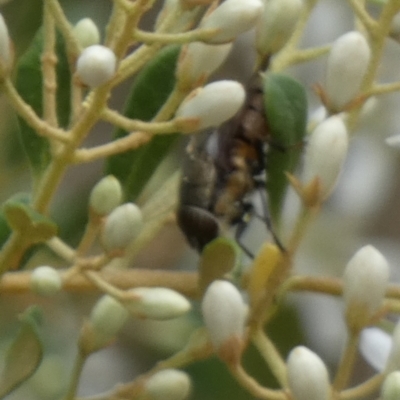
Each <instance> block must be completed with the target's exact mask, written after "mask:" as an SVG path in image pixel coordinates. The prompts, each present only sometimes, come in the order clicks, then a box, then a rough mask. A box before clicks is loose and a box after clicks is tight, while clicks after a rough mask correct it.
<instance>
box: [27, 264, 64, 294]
mask: <svg viewBox="0 0 400 400" xmlns="http://www.w3.org/2000/svg"><path fill="white" fill-rule="evenodd" d="M61 286H62V279H61V276H60V274H59V273H58V271H57V270H55V269H54V268H53V267H48V266H45V265H43V266H41V267H37V268H35V269H34V270H33V271H32V274H31V281H30V287H31V290H32V291H33V292H35V293H37V294H40V295H41V296H51V295H53V294H56V293H58V292H59V291H60V290H61Z"/></svg>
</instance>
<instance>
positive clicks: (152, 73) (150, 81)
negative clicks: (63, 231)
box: [106, 46, 180, 200]
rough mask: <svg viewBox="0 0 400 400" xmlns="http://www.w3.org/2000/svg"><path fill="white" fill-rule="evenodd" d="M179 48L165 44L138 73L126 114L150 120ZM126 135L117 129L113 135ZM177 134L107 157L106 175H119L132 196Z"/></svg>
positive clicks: (167, 87) (170, 82)
mask: <svg viewBox="0 0 400 400" xmlns="http://www.w3.org/2000/svg"><path fill="white" fill-rule="evenodd" d="M179 51H180V48H179V47H178V46H169V47H166V48H165V49H163V50H162V51H160V53H159V54H158V56H157V57H155V58H154V59H153V60H152V61H151V62H149V63H148V65H146V67H145V68H144V69H143V70H142V71H141V72H140V73H139V74H138V76H137V77H136V80H135V82H134V84H133V87H132V90H131V93H130V95H129V98H128V100H127V103H126V106H125V112H124V115H125V116H127V117H129V118H134V119H140V120H143V121H150V120H151V119H152V118H153V117H154V116H155V114H156V113H157V111H158V110H159V109H160V108H161V106H162V105H163V104H164V102H165V101H166V99H167V98H168V96H169V94H170V93H171V92H172V89H173V87H174V84H175V65H176V61H177V58H178V55H179ZM127 134H128V132H126V131H124V130H122V129H117V130H116V132H115V134H114V138H115V139H118V138H121V137H123V136H126V135H127ZM177 137H178V135H177V134H172V135H160V136H155V137H154V138H153V139H152V140H151V142H150V143H148V144H146V145H145V146H142V147H140V148H139V149H136V150H132V151H128V152H125V153H123V154H118V155H115V156H112V157H110V158H109V159H108V163H107V168H106V174H112V175H114V176H115V177H116V178H118V179H119V181H120V182H121V184H122V185H123V187H124V190H125V195H126V197H127V198H129V199H130V200H133V199H135V198H136V197H137V196H138V195H139V194H140V192H141V191H142V189H143V188H144V186H145V185H146V183H147V182H148V180H149V179H150V177H151V176H152V174H153V172H154V171H155V169H156V168H157V167H158V165H159V164H160V162H161V161H162V160H163V158H164V157H165V156H166V155H167V154H168V152H169V150H170V149H171V146H172V145H173V143H174V142H175V140H176V138H177Z"/></svg>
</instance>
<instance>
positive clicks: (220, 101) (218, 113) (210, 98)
mask: <svg viewBox="0 0 400 400" xmlns="http://www.w3.org/2000/svg"><path fill="white" fill-rule="evenodd" d="M245 97H246V93H245V90H244V88H243V86H242V85H241V84H240V83H238V82H235V81H218V82H213V83H210V84H208V85H206V86H204V87H203V88H198V89H196V90H194V91H193V92H192V93H190V94H189V96H188V97H187V98H186V99H185V100H184V101H183V103H182V104H181V106H180V107H179V109H178V110H177V112H176V117H178V118H185V119H188V120H193V130H194V131H195V130H201V129H206V128H210V127H214V126H218V125H221V124H222V123H223V122H225V121H226V120H228V119H229V118H232V117H233V116H234V115H235V114H236V113H237V112H238V111H239V109H240V107H241V106H242V105H243V103H244V100H245Z"/></svg>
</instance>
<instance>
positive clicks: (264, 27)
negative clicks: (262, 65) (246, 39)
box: [256, 0, 303, 55]
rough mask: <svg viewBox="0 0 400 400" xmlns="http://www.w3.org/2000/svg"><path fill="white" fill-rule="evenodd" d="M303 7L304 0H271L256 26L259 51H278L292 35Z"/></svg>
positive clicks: (273, 52)
mask: <svg viewBox="0 0 400 400" xmlns="http://www.w3.org/2000/svg"><path fill="white" fill-rule="evenodd" d="M302 7H303V2H302V0H269V1H265V2H264V12H263V14H262V17H261V18H260V19H259V20H258V23H257V28H256V45H257V51H258V52H259V53H260V54H262V55H267V54H275V53H277V52H278V51H279V50H280V49H281V48H282V47H283V46H284V45H285V44H286V42H287V41H288V39H289V38H290V36H291V35H292V33H293V31H294V28H295V26H296V23H297V20H298V18H299V15H300V12H301V9H302Z"/></svg>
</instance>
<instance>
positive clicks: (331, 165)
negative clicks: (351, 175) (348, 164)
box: [304, 115, 349, 199]
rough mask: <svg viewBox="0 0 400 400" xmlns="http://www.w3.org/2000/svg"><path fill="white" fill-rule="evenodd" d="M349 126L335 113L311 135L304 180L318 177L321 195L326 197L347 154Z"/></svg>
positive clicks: (307, 180) (323, 197)
mask: <svg viewBox="0 0 400 400" xmlns="http://www.w3.org/2000/svg"><path fill="white" fill-rule="evenodd" d="M348 140H349V139H348V135H347V128H346V126H345V124H344V122H343V121H342V119H341V118H340V117H339V116H337V115H334V116H332V117H330V118H328V119H326V120H325V121H324V122H322V123H321V124H319V125H318V126H317V127H316V128H315V129H314V131H313V132H312V134H311V135H310V139H309V143H308V146H307V150H306V154H305V160H304V181H305V182H309V181H310V180H312V179H314V178H316V177H318V178H319V185H320V187H319V189H320V196H321V197H322V199H325V198H327V197H328V196H329V194H330V193H331V191H332V190H333V188H334V186H335V184H336V181H337V179H338V177H339V174H340V172H341V170H342V166H343V163H344V160H345V158H346V154H347V148H348Z"/></svg>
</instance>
